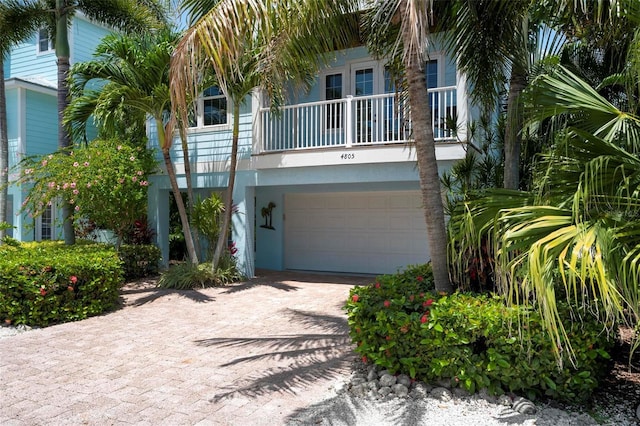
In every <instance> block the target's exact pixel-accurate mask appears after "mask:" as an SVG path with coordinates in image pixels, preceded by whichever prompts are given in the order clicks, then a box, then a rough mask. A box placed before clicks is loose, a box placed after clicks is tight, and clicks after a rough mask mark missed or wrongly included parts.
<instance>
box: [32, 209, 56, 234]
mask: <svg viewBox="0 0 640 426" xmlns="http://www.w3.org/2000/svg"><path fill="white" fill-rule="evenodd" d="M35 222H36V223H35V240H36V241H50V240H55V239H56V205H55V203H52V204H51V223H50V227H51V238H50V239H48V240H43V239H42V216H38V217H36V220H35Z"/></svg>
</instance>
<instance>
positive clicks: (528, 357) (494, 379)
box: [346, 270, 614, 401]
mask: <svg viewBox="0 0 640 426" xmlns="http://www.w3.org/2000/svg"><path fill="white" fill-rule="evenodd" d="M424 272H425V271H421V272H420V273H415V272H413V271H412V270H409V271H405V272H403V273H400V274H396V275H384V276H381V277H378V278H377V279H376V281H375V282H374V283H373V284H371V285H370V286H361V287H354V288H353V289H352V290H351V292H350V295H349V299H348V300H347V303H346V310H347V314H348V322H349V328H350V335H351V338H352V339H353V341H354V343H355V344H356V345H357V346H356V349H355V350H356V352H357V353H358V354H360V355H361V356H362V359H363V361H364V362H366V363H374V364H376V365H378V366H380V367H383V368H385V369H388V370H389V371H390V372H392V373H404V374H408V375H409V376H410V377H411V378H413V379H418V380H423V381H425V382H436V381H440V380H449V381H450V382H451V385H452V386H459V387H461V388H464V389H465V390H467V391H469V392H472V393H473V392H475V391H478V390H480V389H482V388H485V389H487V390H488V391H489V392H491V393H493V394H501V393H506V392H515V393H520V394H524V395H526V396H528V397H529V398H532V399H533V398H536V397H541V396H546V397H551V398H555V399H559V400H569V401H579V400H584V399H585V398H587V397H588V396H589V395H590V394H591V392H592V391H593V390H594V389H595V387H596V386H597V385H598V379H599V378H600V377H601V375H602V374H603V373H604V372H605V371H606V367H607V362H606V360H607V359H608V358H609V354H608V351H609V350H610V349H611V348H612V345H613V337H614V336H608V335H607V334H606V333H602V327H601V325H599V323H598V322H597V321H596V320H595V318H593V317H592V316H591V315H590V313H588V312H584V311H582V312H580V309H579V308H575V307H574V308H573V311H569V309H568V307H567V306H566V305H563V304H560V305H559V311H560V312H561V314H562V315H569V314H570V312H572V313H573V314H574V315H575V314H577V313H580V314H581V316H580V317H578V316H574V317H572V321H571V322H570V324H571V326H570V329H569V330H568V338H569V340H568V341H567V342H566V343H567V344H569V345H571V347H572V348H573V351H574V355H575V362H574V364H572V363H571V362H570V360H569V357H568V354H564V355H563V356H564V363H563V365H562V366H561V367H559V366H558V364H557V362H556V357H555V355H554V352H553V341H552V337H551V335H550V334H549V333H548V332H547V331H545V329H544V327H543V324H542V322H541V319H540V316H539V314H538V313H537V312H536V311H535V310H534V309H533V308H528V307H523V306H506V305H505V303H504V300H503V299H502V298H500V297H498V296H489V295H474V294H470V293H459V292H458V293H454V294H451V295H441V294H438V293H435V292H433V291H432V290H433V282H432V278H431V276H430V274H428V273H424ZM519 321H522V322H519ZM568 323H569V322H568Z"/></svg>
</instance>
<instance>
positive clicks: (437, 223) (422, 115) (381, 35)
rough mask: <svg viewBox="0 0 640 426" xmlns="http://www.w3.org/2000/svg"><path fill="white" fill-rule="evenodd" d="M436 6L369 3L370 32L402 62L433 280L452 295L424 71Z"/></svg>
mask: <svg viewBox="0 0 640 426" xmlns="http://www.w3.org/2000/svg"><path fill="white" fill-rule="evenodd" d="M433 6H434V5H433V4H432V2H431V1H430V0H377V1H375V2H372V3H370V9H369V10H368V12H367V15H368V16H367V19H366V25H365V27H366V28H365V29H366V31H365V32H366V33H367V35H368V40H367V43H368V45H369V48H370V50H372V51H373V52H374V53H375V54H376V55H378V56H387V57H391V58H395V59H396V61H397V62H398V63H400V64H402V68H403V72H404V74H403V77H404V80H405V85H406V93H407V96H408V100H409V106H410V109H411V123H412V127H413V143H414V144H415V148H416V157H417V162H418V173H419V178H420V189H421V192H422V202H423V205H424V206H425V208H424V215H425V223H426V226H427V239H428V244H429V253H430V255H431V266H432V269H433V277H434V282H435V286H436V289H437V290H438V291H441V292H446V293H449V292H451V291H452V289H453V287H452V285H451V282H450V280H449V268H448V264H447V234H446V227H445V220H444V206H443V202H442V192H441V187H440V177H439V175H438V163H437V161H436V152H435V139H434V135H433V128H432V123H431V114H430V113H429V111H431V107H430V104H429V96H428V93H427V90H426V87H427V85H426V80H425V74H424V72H423V68H424V52H425V50H426V46H425V44H428V43H429V42H430V30H431V28H432V27H433V22H434V15H433Z"/></svg>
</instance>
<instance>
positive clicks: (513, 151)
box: [503, 67, 527, 189]
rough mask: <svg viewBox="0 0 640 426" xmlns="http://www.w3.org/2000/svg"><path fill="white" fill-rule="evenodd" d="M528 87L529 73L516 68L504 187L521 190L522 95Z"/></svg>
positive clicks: (509, 105)
mask: <svg viewBox="0 0 640 426" xmlns="http://www.w3.org/2000/svg"><path fill="white" fill-rule="evenodd" d="M526 85H527V72H526V71H525V70H523V69H520V67H514V69H513V71H512V73H511V79H510V81H509V97H508V99H507V122H506V126H505V131H504V133H505V135H504V182H503V183H504V187H505V188H506V189H520V151H521V145H522V134H521V132H520V130H521V129H522V122H523V118H522V108H521V105H520V95H521V94H522V91H523V90H524V89H525V87H526Z"/></svg>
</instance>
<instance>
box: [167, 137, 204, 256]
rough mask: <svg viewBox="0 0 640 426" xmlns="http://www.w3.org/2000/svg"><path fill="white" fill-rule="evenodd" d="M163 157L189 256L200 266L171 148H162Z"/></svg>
mask: <svg viewBox="0 0 640 426" xmlns="http://www.w3.org/2000/svg"><path fill="white" fill-rule="evenodd" d="M162 157H163V158H164V164H165V166H166V167H167V175H168V176H169V182H171V189H172V191H173V198H175V200H176V205H177V206H178V214H179V215H180V222H181V223H182V230H183V232H184V240H185V243H186V245H187V254H188V255H189V260H190V261H191V263H192V264H194V265H197V264H198V255H197V254H196V250H195V247H194V245H193V238H192V237H191V227H190V226H189V218H188V216H187V210H186V209H185V207H184V202H183V201H182V194H181V193H180V188H179V187H178V181H177V179H176V172H175V170H174V168H173V162H172V161H171V153H170V152H169V148H162Z"/></svg>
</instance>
